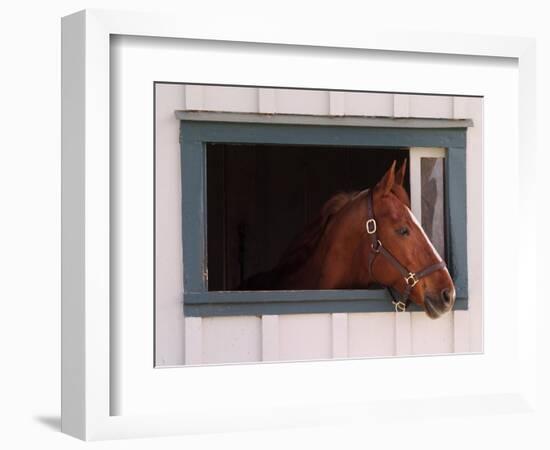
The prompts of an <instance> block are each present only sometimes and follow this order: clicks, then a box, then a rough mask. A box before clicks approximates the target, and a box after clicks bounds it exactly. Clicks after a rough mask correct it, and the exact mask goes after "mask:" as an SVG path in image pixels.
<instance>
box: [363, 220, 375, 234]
mask: <svg viewBox="0 0 550 450" xmlns="http://www.w3.org/2000/svg"><path fill="white" fill-rule="evenodd" d="M365 228H366V229H367V233H368V234H374V233H376V220H374V219H369V220H367V223H366V224H365Z"/></svg>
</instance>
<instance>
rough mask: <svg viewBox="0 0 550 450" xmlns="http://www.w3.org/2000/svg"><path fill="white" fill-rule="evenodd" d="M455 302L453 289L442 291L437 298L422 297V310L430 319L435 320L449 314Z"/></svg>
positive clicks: (430, 296)
mask: <svg viewBox="0 0 550 450" xmlns="http://www.w3.org/2000/svg"><path fill="white" fill-rule="evenodd" d="M455 300H456V292H455V289H454V287H452V288H450V289H449V288H445V289H443V290H442V291H441V292H440V293H439V295H438V296H432V295H426V296H425V297H424V310H425V311H426V314H427V315H428V317H430V318H431V319H437V318H438V317H440V316H442V315H443V314H445V313H447V312H449V311H450V310H451V309H452V308H453V306H454V304H455Z"/></svg>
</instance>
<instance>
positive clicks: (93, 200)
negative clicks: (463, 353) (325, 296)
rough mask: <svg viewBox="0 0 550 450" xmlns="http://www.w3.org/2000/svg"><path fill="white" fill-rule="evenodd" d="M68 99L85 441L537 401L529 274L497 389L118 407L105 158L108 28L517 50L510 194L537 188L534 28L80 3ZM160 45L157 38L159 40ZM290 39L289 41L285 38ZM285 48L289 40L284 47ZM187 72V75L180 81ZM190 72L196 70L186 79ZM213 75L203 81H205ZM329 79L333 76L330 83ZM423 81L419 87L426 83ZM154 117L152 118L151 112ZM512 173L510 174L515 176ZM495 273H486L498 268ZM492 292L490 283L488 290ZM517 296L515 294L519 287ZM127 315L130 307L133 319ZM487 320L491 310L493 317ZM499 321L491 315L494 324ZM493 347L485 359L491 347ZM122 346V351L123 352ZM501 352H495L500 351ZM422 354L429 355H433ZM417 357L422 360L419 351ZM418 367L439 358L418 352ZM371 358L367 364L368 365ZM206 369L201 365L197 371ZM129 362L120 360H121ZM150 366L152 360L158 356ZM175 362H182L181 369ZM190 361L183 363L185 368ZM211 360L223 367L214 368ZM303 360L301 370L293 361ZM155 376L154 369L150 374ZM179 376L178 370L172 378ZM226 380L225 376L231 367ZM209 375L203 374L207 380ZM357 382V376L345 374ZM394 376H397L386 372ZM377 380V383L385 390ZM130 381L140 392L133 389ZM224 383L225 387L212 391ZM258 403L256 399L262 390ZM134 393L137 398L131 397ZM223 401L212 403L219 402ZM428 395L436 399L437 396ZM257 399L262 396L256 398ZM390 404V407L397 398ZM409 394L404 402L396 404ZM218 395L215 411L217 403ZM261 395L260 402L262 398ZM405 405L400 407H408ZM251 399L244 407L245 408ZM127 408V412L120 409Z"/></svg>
mask: <svg viewBox="0 0 550 450" xmlns="http://www.w3.org/2000/svg"><path fill="white" fill-rule="evenodd" d="M62 27H63V35H62V48H63V65H62V76H63V86H62V96H63V98H62V106H63V115H62V121H63V133H62V145H63V161H62V172H63V175H62V176H63V180H62V209H63V214H62V226H63V231H62V280H63V281H62V430H63V432H65V433H67V434H70V435H73V436H76V437H78V438H81V439H85V440H98V439H110V438H124V437H128V438H129V437H145V436H162V435H174V434H185V433H196V432H209V431H222V430H227V431H230V430H248V429H258V428H266V427H280V426H295V425H300V424H313V423H315V424H319V423H320V424H329V423H333V422H334V421H361V420H363V419H368V418H370V419H372V418H373V417H375V416H376V415H377V414H378V415H380V414H382V416H383V415H384V414H387V415H388V416H392V414H393V408H394V406H395V404H396V403H395V402H396V401H399V402H403V401H405V400H407V402H406V406H404V407H403V408H404V409H401V412H400V414H399V415H400V416H403V415H404V412H403V411H405V410H406V411H407V412H408V413H410V414H414V413H415V412H417V411H419V410H422V408H425V406H426V401H432V402H435V403H433V404H437V408H439V410H440V412H441V414H442V415H443V416H445V415H446V416H450V415H463V416H467V415H470V414H479V413H482V414H494V413H498V412H499V411H501V410H502V405H503V404H506V405H507V407H508V409H509V410H511V411H513V412H517V413H521V412H525V411H533V410H534V408H535V398H536V383H535V382H534V380H535V378H536V353H535V352H534V351H533V349H535V348H536V334H535V331H536V327H535V321H536V316H535V317H532V316H533V315H532V314H527V313H526V311H527V312H529V311H531V312H532V311H534V310H535V308H536V293H535V286H534V284H531V285H529V284H528V283H525V284H523V285H522V291H521V294H522V295H521V301H522V309H521V310H518V315H517V323H515V326H517V336H515V335H514V341H513V343H514V347H515V349H510V352H512V353H514V355H515V357H516V356H517V361H516V360H514V361H516V362H519V364H518V365H517V366H518V367H517V373H516V372H514V377H513V379H509V380H508V379H507V380H506V384H502V385H499V384H498V383H495V389H494V391H493V392H487V391H484V390H483V389H482V388H481V387H480V392H477V393H476V392H474V391H475V389H469V390H468V391H465V392H464V393H463V397H460V398H459V399H458V400H457V397H452V396H451V397H444V396H440V398H439V397H438V395H435V397H436V399H427V398H426V397H423V396H422V394H421V393H418V392H417V393H415V392H414V391H413V392H412V393H411V395H410V396H405V397H404V396H403V395H402V394H403V392H398V390H396V392H389V391H388V392H387V399H386V400H384V399H381V398H378V399H375V398H373V400H372V402H369V401H366V400H365V399H364V398H359V399H358V400H357V401H355V402H351V401H350V400H349V397H347V396H346V395H345V394H344V393H342V399H341V401H338V392H335V393H333V394H334V395H333V396H332V397H330V400H329V401H326V402H321V401H318V399H317V398H316V397H315V396H314V395H312V396H309V397H304V399H302V400H303V404H302V405H301V406H300V407H296V406H289V405H288V404H284V403H281V404H275V403H273V401H272V400H270V397H269V396H268V395H266V396H265V398H263V399H262V398H259V399H258V398H256V399H255V400H254V401H255V402H256V403H253V402H252V400H251V402H248V403H247V402H244V403H245V405H246V406H245V407H242V408H240V409H239V408H236V406H234V405H228V404H227V403H226V402H224V401H222V399H221V398H216V396H213V398H210V399H209V402H208V403H206V402H205V403H203V399H201V397H200V396H190V397H188V402H187V403H188V404H187V409H186V410H182V411H179V410H174V411H173V412H166V411H164V410H162V411H160V412H159V410H157V409H155V408H154V407H151V406H150V404H148V403H147V402H145V403H144V405H143V406H142V407H136V408H129V407H128V408H126V407H125V408H123V409H122V411H123V413H121V414H117V415H112V412H113V410H114V409H117V408H116V407H114V406H113V395H116V394H114V393H115V391H116V390H118V389H124V386H120V385H118V384H117V382H115V379H117V380H118V378H116V377H115V378H113V374H112V371H111V363H112V361H113V360H114V359H115V358H119V357H121V355H119V354H118V353H117V352H116V351H113V347H112V345H113V342H112V339H113V338H114V337H115V336H117V330H116V327H117V323H116V320H115V319H116V314H113V311H112V309H111V306H110V295H111V292H112V289H113V287H112V283H113V280H112V279H111V271H110V264H111V256H112V255H111V245H112V242H111V240H110V226H111V220H112V217H111V203H110V196H111V192H110V182H109V180H111V177H112V176H113V174H112V173H111V166H110V151H109V149H110V145H111V139H112V135H113V133H114V132H115V131H116V130H111V123H110V105H111V99H112V97H111V95H112V94H113V93H112V92H111V91H110V78H109V77H110V37H111V36H112V35H122V36H141V37H144V38H145V37H159V38H176V39H194V40H197V39H200V40H206V41H230V42H241V43H252V42H255V43H258V45H260V44H262V43H263V44H270V43H272V44H286V45H288V46H291V45H300V46H315V47H324V48H332V49H333V50H331V51H333V52H334V51H338V50H334V49H370V50H379V51H389V52H414V53H415V54H447V55H466V56H483V57H502V58H512V59H516V60H517V61H518V73H519V100H518V101H519V105H518V109H519V112H520V115H519V124H518V130H519V149H520V151H519V152H518V156H519V158H520V161H519V162H520V164H519V171H520V176H519V179H518V180H517V184H514V189H515V190H514V193H515V197H514V199H516V200H517V199H518V198H519V195H521V197H522V198H523V199H530V198H534V196H531V195H530V194H531V193H532V192H533V190H534V185H533V183H532V182H531V179H530V177H529V174H530V171H534V169H535V167H536V143H535V141H534V133H533V132H532V127H533V125H532V124H533V123H534V122H535V120H534V119H535V117H534V116H535V108H534V105H535V96H536V86H535V83H534V77H535V46H534V41H533V40H531V39H523V38H504V37H487V36H484V37H479V36H469V35H448V34H435V33H426V34H414V33H413V34H410V33H396V32H393V31H392V32H379V31H377V32H363V31H361V32H360V33H357V34H354V33H353V32H352V31H350V32H349V34H339V35H332V36H326V35H325V34H324V33H318V34H315V32H311V30H309V31H308V33H307V35H306V34H305V33H299V32H292V31H288V32H284V33H283V32H279V33H277V34H275V35H269V34H268V33H267V32H266V33H262V32H261V31H260V30H258V29H254V28H250V29H246V28H239V29H234V28H232V27H231V26H230V24H227V26H225V27H224V26H221V27H217V28H216V29H215V31H214V30H213V29H210V30H208V29H205V28H204V27H202V25H201V24H200V23H189V24H186V26H185V27H182V26H181V21H180V20H178V18H175V17H171V16H170V15H163V14H143V13H126V12H112V11H109V12H107V11H96V10H93V11H90V10H88V11H82V12H79V13H76V14H74V15H71V16H67V17H65V18H64V19H63V23H62ZM161 45H162V44H161ZM286 48H290V47H286ZM281 51H285V50H284V48H283V49H282V50H281ZM182 81H184V80H182ZM190 81H195V80H190ZM205 81H207V80H205ZM329 87H330V86H329ZM423 90H425V89H423V87H419V91H423ZM151 126H152V121H151ZM515 181H516V180H514V182H515ZM516 203H518V204H517V213H518V215H521V217H522V224H523V226H525V227H532V228H534V227H535V216H534V208H533V207H532V206H533V205H532V201H522V202H521V203H519V202H516ZM535 244H536V243H535V235H534V234H524V235H522V245H521V246H520V247H519V248H518V249H517V258H516V259H517V261H518V272H517V280H518V281H517V283H518V284H517V286H519V285H520V283H521V280H526V279H527V274H526V270H527V268H526V266H525V264H524V263H521V262H522V261H530V262H531V264H532V263H533V261H535V260H536V257H535V248H536V245H535ZM494 275H495V274H493V273H492V272H491V273H489V274H488V275H487V276H494ZM486 295H488V296H489V297H490V296H491V293H486ZM511 296H512V297H513V298H514V299H515V300H516V301H517V299H518V298H519V297H518V296H519V293H518V292H517V291H516V292H514V293H512V294H511ZM130 319H131V318H130ZM486 320H489V321H490V320H492V319H491V318H486ZM489 325H491V326H492V322H490V323H489ZM501 350H502V349H501V348H498V346H496V347H494V346H493V347H491V346H490V348H489V349H488V350H487V353H486V356H487V358H488V359H487V364H488V365H490V364H492V363H491V361H490V360H489V359H490V358H489V357H490V356H491V352H495V354H497V353H499V352H501ZM123 356H124V355H122V357H123ZM506 357H507V356H506V355H499V358H501V359H502V360H504V359H506ZM452 358H453V359H452V360H446V361H445V364H447V365H452V366H453V367H457V368H459V367H460V366H461V365H468V364H473V365H471V367H472V368H474V367H476V368H478V369H479V366H476V364H478V363H479V360H477V361H475V362H472V360H466V359H464V358H462V357H459V356H454V357H452ZM428 359H429V358H427V359H426V360H428ZM417 360H420V359H417ZM321 364H323V363H311V364H308V365H301V366H299V365H288V364H287V365H286V366H294V368H293V369H290V370H292V371H293V375H299V376H301V377H304V378H303V380H306V379H308V378H309V379H311V378H313V377H316V376H317V375H318V373H319V371H320V370H321ZM377 364H378V366H380V367H381V369H380V370H381V371H380V373H379V374H378V375H379V376H383V375H384V373H386V374H390V373H392V372H394V371H395V370H396V368H397V370H398V367H399V366H398V364H400V363H399V362H397V361H395V360H380V361H377ZM415 364H416V365H422V366H423V367H421V368H417V369H418V370H430V368H431V370H433V369H434V368H435V369H437V366H438V364H439V363H438V362H437V361H436V358H432V359H430V361H425V362H417V363H415ZM364 366H365V364H364V361H346V362H332V363H331V365H330V366H327V365H323V368H324V369H323V370H325V371H328V372H330V376H332V377H337V378H338V377H346V371H350V370H355V371H358V373H360V372H361V371H362V370H364ZM281 367H283V365H277V364H273V365H262V366H241V367H238V368H237V367H233V368H232V373H231V376H232V377H236V378H238V377H239V376H243V374H248V375H247V376H255V377H256V378H258V377H264V379H267V378H268V377H277V376H279V377H281V379H282V380H285V377H286V376H288V375H289V372H288V370H287V369H285V368H281ZM371 368H372V366H371ZM204 369H206V370H210V372H204V371H203V372H198V371H199V370H204ZM204 369H203V368H193V369H191V371H188V372H187V373H186V374H185V376H180V374H178V375H177V377H179V378H181V383H184V384H185V383H186V380H184V379H183V378H185V377H188V378H189V379H188V380H187V382H192V383H193V387H194V389H195V390H198V388H199V386H200V384H197V383H201V382H203V383H205V385H206V384H207V383H208V382H209V381H212V380H211V379H210V378H209V377H218V379H220V376H225V375H224V374H227V373H228V372H227V370H225V371H224V368H221V367H218V368H204ZM123 370H124V369H123ZM144 370H147V371H153V370H154V369H153V367H152V361H151V367H150V368H146V369H144ZM171 370H172V369H162V370H161V371H159V370H157V372H156V374H155V377H154V378H157V381H156V382H158V378H159V373H160V374H161V375H160V377H162V378H164V379H168V378H171V379H172V381H170V382H171V383H173V381H174V380H173V379H174V378H175V377H174V376H173V375H172V374H170V375H168V374H169V373H170V371H171ZM178 370H179V369H178ZM184 370H188V369H184ZM213 370H215V371H216V372H213ZM297 371H299V373H298V372H297ZM147 376H148V375H147ZM177 377H176V378H177ZM227 379H229V378H227ZM201 380H202V381H201ZM350 382H351V381H350ZM388 383H390V381H388ZM388 386H391V385H390V384H388V385H386V386H382V388H381V390H382V391H384V389H386V390H387V388H388ZM131 392H134V391H131ZM216 392H218V391H216ZM262 400H263V401H264V404H263V405H260V402H261V401H262ZM131 401H132V399H130V402H131ZM216 404H217V408H216ZM433 404H432V405H433ZM253 405H258V408H256V409H255V408H254V406H253ZM392 405H393V406H392ZM401 405H402V404H401ZM212 406H214V408H215V409H214V410H212ZM260 406H261V407H260ZM401 407H402V406H400V408H401ZM247 408H248V409H247ZM126 410H127V411H129V412H128V413H124V411H126Z"/></svg>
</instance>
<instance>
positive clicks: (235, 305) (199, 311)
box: [184, 289, 468, 317]
mask: <svg viewBox="0 0 550 450" xmlns="http://www.w3.org/2000/svg"><path fill="white" fill-rule="evenodd" d="M391 301H392V299H391V297H390V295H389V293H388V292H387V291H386V290H385V289H376V290H374V289H373V290H352V289H346V290H322V291H316V290H309V291H210V292H188V293H185V294H184V312H185V316H187V317H214V316H237V315H249V316H260V315H267V314H314V313H356V312H393V311H395V309H394V306H393V305H392V302H391ZM454 309H455V310H466V309H468V299H467V298H457V300H456V303H455V306H454ZM421 310H422V309H421V308H420V307H418V306H416V305H413V304H412V305H411V306H410V307H409V309H408V311H421Z"/></svg>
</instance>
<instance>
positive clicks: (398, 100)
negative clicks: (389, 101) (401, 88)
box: [393, 94, 411, 117]
mask: <svg viewBox="0 0 550 450" xmlns="http://www.w3.org/2000/svg"><path fill="white" fill-rule="evenodd" d="M410 97H411V96H410V95H407V94H393V116H394V117H410V103H411V102H410Z"/></svg>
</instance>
